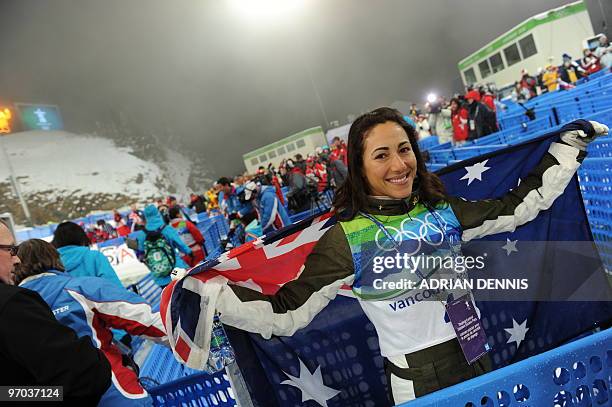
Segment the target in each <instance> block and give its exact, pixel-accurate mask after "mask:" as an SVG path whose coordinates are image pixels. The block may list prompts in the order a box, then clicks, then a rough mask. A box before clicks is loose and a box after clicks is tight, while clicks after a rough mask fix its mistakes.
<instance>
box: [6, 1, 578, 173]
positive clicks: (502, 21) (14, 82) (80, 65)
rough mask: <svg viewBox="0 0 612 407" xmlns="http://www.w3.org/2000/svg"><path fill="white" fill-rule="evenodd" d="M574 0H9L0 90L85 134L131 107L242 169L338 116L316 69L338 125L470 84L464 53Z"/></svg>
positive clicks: (155, 126)
mask: <svg viewBox="0 0 612 407" xmlns="http://www.w3.org/2000/svg"><path fill="white" fill-rule="evenodd" d="M253 1H254V0H253ZM567 3H569V1H566V0H513V1H508V0H368V1H365V0H303V4H302V6H301V7H300V8H299V9H297V10H295V11H296V12H295V13H288V14H287V15H285V16H282V17H277V18H275V19H267V18H263V17H262V18H251V19H248V18H245V16H243V15H242V14H241V13H239V12H238V10H237V9H236V8H235V7H233V6H232V3H231V2H229V0H214V1H211V0H200V1H197V0H174V1H161V0H151V1H145V0H2V1H0V33H1V34H2V41H0V55H1V58H2V62H1V63H0V103H13V102H26V103H48V104H56V105H58V106H59V107H60V109H61V111H62V115H63V118H64V122H65V129H66V130H68V131H72V132H83V133H87V132H93V131H95V129H96V122H105V121H107V120H110V117H111V116H112V115H113V114H117V113H118V112H121V113H122V114H124V115H126V116H127V117H129V118H130V120H131V121H132V122H133V123H135V125H137V126H139V127H140V128H141V129H144V130H145V131H147V132H155V133H156V134H158V136H160V137H162V138H166V139H168V138H170V143H171V144H175V145H176V146H177V148H179V147H180V148H182V149H189V150H190V151H192V152H196V153H197V154H198V155H200V156H202V157H205V158H206V159H207V161H208V162H209V164H210V166H211V168H213V169H214V171H213V174H211V175H213V176H220V175H223V174H229V175H232V174H235V173H238V172H241V171H243V170H244V168H243V165H242V157H241V155H242V154H243V153H245V152H247V151H249V150H252V149H254V148H257V147H260V146H262V145H264V144H267V143H269V142H272V141H275V140H278V139H280V138H282V137H285V136H288V135H290V134H293V133H295V132H298V131H300V130H303V129H305V128H309V127H313V126H316V125H323V126H324V128H328V127H329V126H328V125H326V123H324V119H323V113H322V112H321V109H320V107H319V104H318V102H317V97H316V95H315V90H314V88H313V82H314V85H315V86H316V89H317V90H318V93H319V95H320V100H321V103H322V106H323V109H324V111H325V114H326V116H327V118H328V120H329V121H334V120H338V121H339V122H340V124H344V123H346V122H347V116H348V115H350V114H353V115H357V114H359V113H361V112H364V111H367V110H369V109H372V108H375V107H378V106H382V105H390V104H391V103H393V102H394V101H396V100H403V101H408V102H412V101H414V102H417V103H423V102H424V98H425V95H426V94H427V93H428V92H431V91H433V92H436V93H439V94H446V95H448V94H451V93H452V92H454V91H457V90H459V89H460V84H461V82H460V79H459V72H458V71H457V62H458V61H459V60H460V59H462V58H463V57H465V56H467V55H468V54H470V53H472V52H474V51H475V50H477V49H478V48H480V47H481V46H482V45H484V44H485V43H486V42H488V41H490V40H492V39H493V38H495V37H497V36H498V35H500V34H501V33H503V32H505V31H507V30H509V29H510V28H512V27H513V26H514V25H516V24H518V23H520V22H521V21H523V20H524V19H526V18H528V17H530V16H532V15H534V14H537V13H540V12H542V11H546V10H548V9H550V8H554V7H558V6H560V5H563V4H567ZM309 72H310V74H309ZM310 78H312V81H311V79H310Z"/></svg>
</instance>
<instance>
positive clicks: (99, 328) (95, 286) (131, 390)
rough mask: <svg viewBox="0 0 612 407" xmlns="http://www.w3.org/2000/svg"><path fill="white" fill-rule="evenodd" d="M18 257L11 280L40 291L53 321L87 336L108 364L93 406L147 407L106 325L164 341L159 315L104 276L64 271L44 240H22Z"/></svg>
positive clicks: (133, 373)
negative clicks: (108, 374)
mask: <svg viewBox="0 0 612 407" xmlns="http://www.w3.org/2000/svg"><path fill="white" fill-rule="evenodd" d="M18 255H19V258H20V259H21V266H20V267H19V268H18V269H17V270H16V272H15V283H16V284H19V286H20V287H23V288H27V289H29V290H32V291H36V292H37V293H38V294H40V296H41V297H42V298H43V300H45V302H46V303H47V304H48V305H49V307H51V309H52V310H54V314H55V317H56V318H57V320H58V321H59V322H61V323H62V324H64V325H65V326H67V327H69V328H71V329H73V330H74V331H75V332H76V333H77V335H78V336H79V337H81V338H86V340H89V339H90V338H93V339H91V340H92V341H93V342H94V344H95V345H96V346H97V347H98V348H99V349H100V350H101V351H102V353H103V354H104V356H106V359H108V361H109V362H110V365H111V370H112V384H111V386H110V387H109V388H108V390H107V391H106V392H105V393H104V395H103V396H102V399H101V400H100V403H99V404H98V406H113V407H114V406H150V405H151V404H152V400H151V398H150V396H149V395H148V393H147V392H146V390H144V388H143V387H142V386H141V385H140V383H139V381H138V373H137V372H136V371H135V370H134V369H135V364H134V362H133V361H132V360H131V358H129V357H128V356H127V355H124V354H122V353H121V350H120V349H119V348H118V347H117V346H115V345H114V344H113V343H112V338H113V335H112V333H111V328H116V329H124V330H126V331H128V332H130V333H131V334H133V335H142V336H146V337H147V338H148V339H153V340H155V341H157V342H160V343H164V344H165V345H167V344H168V343H167V337H166V333H165V329H164V326H163V324H162V321H161V318H160V315H159V313H158V312H156V313H153V312H152V311H151V306H150V305H149V304H147V303H146V302H145V300H144V299H142V298H141V297H139V296H138V295H136V294H134V293H132V292H130V291H128V290H124V289H122V288H119V287H117V286H116V285H115V284H112V283H110V282H108V281H106V280H105V279H102V278H97V277H73V276H71V275H69V274H68V273H65V272H64V267H63V265H62V262H61V261H60V257H59V254H58V252H57V250H55V248H54V247H53V246H52V245H51V244H49V243H47V242H45V241H44V240H40V239H31V240H28V241H26V242H23V243H22V244H20V245H19V252H18ZM62 356H65V355H62ZM45 358H48V356H45Z"/></svg>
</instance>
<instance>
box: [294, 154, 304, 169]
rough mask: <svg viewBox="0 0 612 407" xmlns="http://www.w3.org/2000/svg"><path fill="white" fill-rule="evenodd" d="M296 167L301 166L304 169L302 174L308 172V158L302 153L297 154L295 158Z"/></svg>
mask: <svg viewBox="0 0 612 407" xmlns="http://www.w3.org/2000/svg"><path fill="white" fill-rule="evenodd" d="M293 163H294V165H295V167H297V168H299V169H300V171H302V174H306V160H304V157H302V154H299V153H298V154H296V155H295V160H294V161H293Z"/></svg>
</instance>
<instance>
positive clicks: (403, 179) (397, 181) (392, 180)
mask: <svg viewBox="0 0 612 407" xmlns="http://www.w3.org/2000/svg"><path fill="white" fill-rule="evenodd" d="M387 181H388V182H390V183H392V184H396V185H401V184H405V183H406V182H407V181H408V176H407V175H404V176H402V177H399V178H389V179H388V180H387Z"/></svg>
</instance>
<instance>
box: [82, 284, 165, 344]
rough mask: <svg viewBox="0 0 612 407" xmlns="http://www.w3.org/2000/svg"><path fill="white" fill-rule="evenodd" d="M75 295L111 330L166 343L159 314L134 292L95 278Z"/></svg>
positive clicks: (83, 285)
mask: <svg viewBox="0 0 612 407" xmlns="http://www.w3.org/2000/svg"><path fill="white" fill-rule="evenodd" d="M75 295H77V296H79V297H80V298H79V300H80V301H82V302H85V303H86V305H87V307H88V308H89V309H90V310H92V311H93V312H95V313H96V314H97V315H98V316H99V317H100V319H102V320H103V321H104V322H105V323H106V324H107V325H108V326H109V327H111V328H117V329H123V330H125V331H127V332H128V333H130V334H132V335H137V336H143V337H146V338H148V339H151V340H154V341H156V342H160V343H164V344H166V343H167V337H166V332H165V330H164V326H163V323H162V320H161V317H160V315H159V312H153V311H152V310H151V306H150V305H149V304H148V303H147V302H146V301H145V300H144V299H143V298H142V297H140V296H138V295H136V294H134V293H133V292H131V291H129V290H126V289H123V288H119V287H116V286H115V285H114V284H111V283H109V282H107V281H106V280H102V279H99V278H95V277H94V278H88V279H87V281H83V283H82V285H81V287H80V293H76V294H73V296H75Z"/></svg>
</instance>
